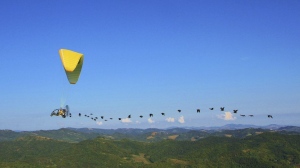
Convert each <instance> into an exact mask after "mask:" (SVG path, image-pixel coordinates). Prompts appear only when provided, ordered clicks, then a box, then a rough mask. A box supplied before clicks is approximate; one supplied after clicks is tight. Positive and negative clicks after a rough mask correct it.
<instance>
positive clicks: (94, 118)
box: [69, 107, 273, 121]
mask: <svg viewBox="0 0 300 168" xmlns="http://www.w3.org/2000/svg"><path fill="white" fill-rule="evenodd" d="M209 110H214V108H213V107H212V108H209ZM220 110H221V111H224V110H225V107H220ZM196 111H197V113H200V111H201V110H200V109H197V110H196ZM177 112H178V113H181V110H180V109H179V110H177ZM237 112H238V110H237V109H235V110H233V113H234V114H236V113H237ZM81 115H82V114H81V113H79V114H78V116H79V117H81ZM160 115H162V116H165V115H166V114H165V113H160ZM69 116H70V117H72V114H71V113H69ZM240 116H241V117H246V115H245V114H240ZM248 116H249V117H253V116H254V115H252V114H250V115H248ZM84 117H87V118H90V119H92V120H94V121H97V120H98V119H99V118H98V117H96V116H94V115H93V113H90V114H89V115H87V114H84ZM131 117H132V116H131V114H130V115H128V117H127V118H129V119H130V118H131ZM139 117H140V118H143V117H144V116H143V115H140V116H139ZM149 117H153V114H152V113H150V114H149ZM100 118H101V119H102V120H104V121H108V120H113V118H105V117H104V116H101V117H100ZM268 118H273V116H272V115H268ZM118 120H122V118H118Z"/></svg>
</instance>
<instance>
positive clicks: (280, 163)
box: [0, 132, 300, 167]
mask: <svg viewBox="0 0 300 168" xmlns="http://www.w3.org/2000/svg"><path fill="white" fill-rule="evenodd" d="M0 149H1V150H0V167H297V165H298V166H299V164H300V135H286V134H279V133H276V132H274V133H272V132H265V133H261V134H256V135H254V136H246V137H244V138H235V137H226V136H222V137H217V136H209V137H207V138H202V139H199V140H197V141H190V140H189V141H174V140H170V139H169V140H161V141H158V142H140V141H133V140H128V139H122V140H112V139H107V138H104V137H98V138H95V139H90V140H84V141H81V142H79V143H70V142H65V141H60V140H54V139H51V138H47V137H43V136H36V135H35V136H32V135H28V136H24V137H19V138H17V139H15V140H14V141H2V142H0Z"/></svg>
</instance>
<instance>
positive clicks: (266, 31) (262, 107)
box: [0, 0, 300, 130]
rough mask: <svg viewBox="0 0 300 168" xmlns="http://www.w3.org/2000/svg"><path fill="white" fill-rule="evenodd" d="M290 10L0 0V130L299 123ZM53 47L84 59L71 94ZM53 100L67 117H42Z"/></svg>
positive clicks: (295, 15) (274, 2)
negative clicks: (66, 111)
mask: <svg viewBox="0 0 300 168" xmlns="http://www.w3.org/2000/svg"><path fill="white" fill-rule="evenodd" d="M299 9H300V2H299V1H297V0H289V1H280V0H263V1H258V0H257V1H247V0H245V1H236V0H232V1H231V0H228V1H219V0H214V1H208V0H200V1H198V0H197V1H196V0H195V1H194V0H191V1H183V0H175V1H174V0H163V1H161V0H159V1H148V0H146V1H138V0H136V1H134V0H132V1H92V0H91V1H76V0H75V1H50V0H46V1H37V0H36V1H34V0H29V1H21V0H11V1H8V0H7V1H0V16H1V17H0V25H1V26H0V37H1V40H0V46H1V49H0V55H1V62H0V72H1V73H0V74H1V82H0V88H1V94H0V101H1V105H0V107H1V118H0V129H13V130H40V129H57V128H61V127H93V128H120V127H125V128H131V127H134V128H148V127H158V128H167V127H172V126H195V127H197V126H221V125H225V124H231V123H233V124H255V125H268V124H280V125H299V119H300V111H299V104H300V87H299V86H300V76H299V72H300V66H299V64H300V48H299V44H300V38H299V37H300V10H299ZM61 48H66V49H70V50H74V51H77V52H81V53H83V54H84V56H85V60H84V65H83V68H82V72H81V76H80V79H79V81H78V83H77V84H76V85H69V84H68V82H67V78H66V75H65V72H64V70H63V67H62V64H61V61H60V58H59V55H58V50H59V49H61ZM64 101H65V104H68V105H69V106H70V109H71V112H72V114H73V117H72V118H66V119H63V118H60V117H50V113H51V112H52V111H53V110H54V109H56V108H59V107H60V104H61V102H64ZM221 106H224V107H225V112H228V113H224V112H221V111H220V110H219V107H221ZM209 107H215V110H214V111H209V110H208V108H209ZM197 108H200V109H201V113H200V114H197V113H196V109H197ZM178 109H181V110H182V112H181V113H180V114H179V113H178V112H177V110H178ZM233 109H239V112H238V114H235V115H234V114H232V110H233ZM161 112H165V113H166V116H165V117H164V116H161V115H160V113H161ZM229 112H230V113H229ZM78 113H82V114H90V113H93V114H94V116H98V117H99V116H101V115H104V116H106V117H107V118H108V117H113V118H114V120H112V121H107V122H104V121H101V120H99V122H98V124H97V123H96V122H93V121H92V120H91V119H88V118H86V117H78V116H77V114H78ZM149 113H153V114H154V117H153V118H152V120H150V122H149V121H148V119H149V117H144V118H143V119H139V118H138V116H139V115H144V116H147V115H148V114H149ZM129 114H131V115H132V116H133V117H132V119H131V120H130V121H131V122H129V123H126V121H127V120H125V118H126V117H127V116H128V115H129ZM239 114H245V115H249V114H253V115H254V117H252V118H250V117H244V118H242V117H240V116H239ZM268 114H272V115H273V117H274V118H273V119H268V118H267V117H266V116H267V115H268ZM225 116H226V117H225ZM117 117H121V118H124V120H123V122H120V121H117V120H116V118H117ZM167 118H168V121H169V122H168V121H167ZM225 119H232V120H225ZM152 121H154V122H152ZM172 121H174V122H172ZM179 121H181V123H180V122H179Z"/></svg>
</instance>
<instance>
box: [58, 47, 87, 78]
mask: <svg viewBox="0 0 300 168" xmlns="http://www.w3.org/2000/svg"><path fill="white" fill-rule="evenodd" d="M59 55H60V59H61V62H62V64H63V67H64V69H65V71H66V74H67V77H68V80H69V82H70V84H76V82H77V81H78V78H79V76H80V72H81V68H82V65H83V58H84V56H83V54H81V53H78V52H75V51H71V50H67V49H60V50H59Z"/></svg>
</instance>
